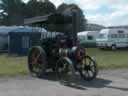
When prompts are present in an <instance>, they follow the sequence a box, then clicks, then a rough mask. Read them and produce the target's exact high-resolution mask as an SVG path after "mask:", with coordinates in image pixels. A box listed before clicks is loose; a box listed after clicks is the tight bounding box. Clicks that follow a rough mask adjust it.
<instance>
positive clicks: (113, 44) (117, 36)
mask: <svg viewBox="0 0 128 96" xmlns="http://www.w3.org/2000/svg"><path fill="white" fill-rule="evenodd" d="M96 45H97V47H98V48H107V47H109V48H112V49H113V50H114V49H116V48H123V47H128V29H123V28H110V29H109V28H108V29H102V30H101V31H100V33H99V36H98V38H97V39H96Z"/></svg>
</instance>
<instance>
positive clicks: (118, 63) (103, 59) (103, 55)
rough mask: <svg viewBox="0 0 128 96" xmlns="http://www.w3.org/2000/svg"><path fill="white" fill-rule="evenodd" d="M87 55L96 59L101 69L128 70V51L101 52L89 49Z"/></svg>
mask: <svg viewBox="0 0 128 96" xmlns="http://www.w3.org/2000/svg"><path fill="white" fill-rule="evenodd" d="M86 50H87V54H88V55H90V56H92V57H94V58H95V60H96V62H97V64H98V67H99V69H117V68H128V50H116V51H112V50H100V49H96V48H87V49H86Z"/></svg>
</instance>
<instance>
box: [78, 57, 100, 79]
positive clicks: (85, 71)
mask: <svg viewBox="0 0 128 96" xmlns="http://www.w3.org/2000/svg"><path fill="white" fill-rule="evenodd" d="M97 71H98V69H97V64H96V61H95V60H94V59H93V58H91V57H90V56H85V57H83V59H82V61H81V68H80V69H79V72H80V75H81V77H82V78H83V79H85V80H87V81H90V80H93V79H94V78H96V76H97V73H98V72H97Z"/></svg>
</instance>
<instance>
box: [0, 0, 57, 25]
mask: <svg viewBox="0 0 128 96" xmlns="http://www.w3.org/2000/svg"><path fill="white" fill-rule="evenodd" d="M0 10H2V11H1V12H0V23H1V24H3V25H23V22H24V19H25V18H32V17H35V16H42V15H45V14H49V13H51V12H55V11H56V7H55V6H54V4H52V3H51V2H50V1H49V0H29V2H28V3H27V4H25V3H24V2H23V0H1V2H0Z"/></svg>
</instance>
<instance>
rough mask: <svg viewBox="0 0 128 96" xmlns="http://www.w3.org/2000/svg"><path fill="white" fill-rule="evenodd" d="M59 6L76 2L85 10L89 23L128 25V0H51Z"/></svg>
mask: <svg viewBox="0 0 128 96" xmlns="http://www.w3.org/2000/svg"><path fill="white" fill-rule="evenodd" d="M50 1H51V2H52V3H54V4H55V5H56V7H58V6H59V5H60V4H62V3H68V4H71V3H75V4H77V5H78V6H79V7H80V8H81V9H82V10H83V12H84V15H85V18H86V19H87V20H88V22H89V23H95V24H100V25H104V26H120V25H128V0H50Z"/></svg>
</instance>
